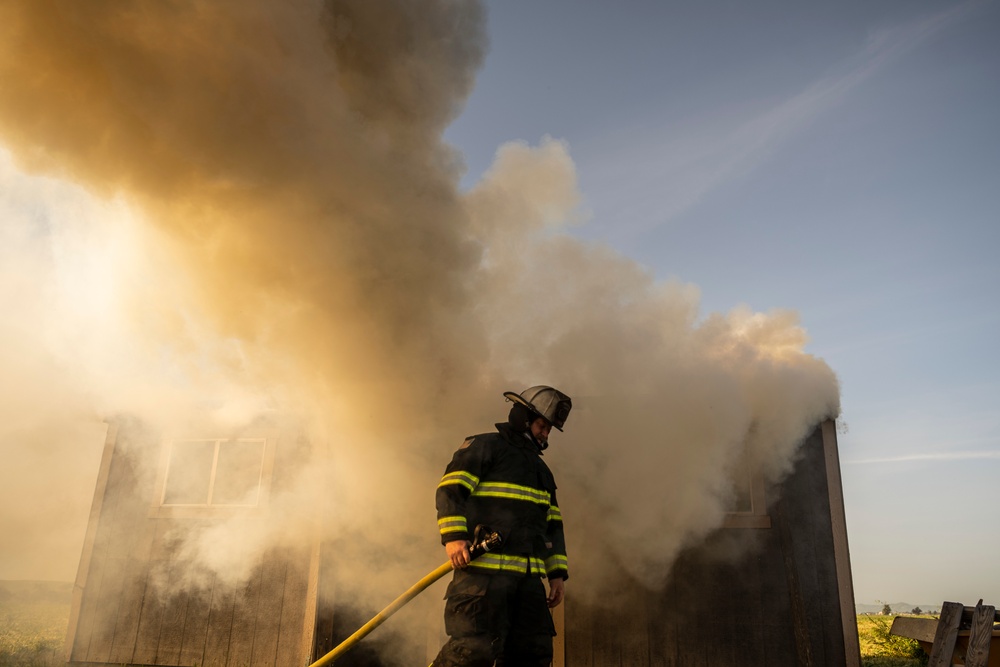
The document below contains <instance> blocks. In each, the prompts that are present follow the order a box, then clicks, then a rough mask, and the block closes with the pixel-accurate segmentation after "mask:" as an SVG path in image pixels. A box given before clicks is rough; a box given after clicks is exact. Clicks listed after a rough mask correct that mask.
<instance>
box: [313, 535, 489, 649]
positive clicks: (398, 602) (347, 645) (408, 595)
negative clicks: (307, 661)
mask: <svg viewBox="0 0 1000 667" xmlns="http://www.w3.org/2000/svg"><path fill="white" fill-rule="evenodd" d="M480 535H484V537H483V538H482V539H480V538H479V536H480ZM502 543H503V537H502V536H501V535H500V533H498V532H496V531H491V530H490V529H489V528H483V527H482V526H480V527H477V528H476V537H474V538H473V545H472V547H471V548H470V549H469V558H470V559H471V560H475V559H476V558H478V557H479V556H482V555H483V554H484V553H486V552H487V551H492V550H493V549H496V548H497V547H499V546H500V545H501V544H502ZM451 570H452V565H451V561H448V562H446V563H443V564H442V565H441V566H440V567H438V568H437V569H435V570H434V571H432V572H430V573H429V574H428V575H427V576H426V577H424V578H423V579H421V580H420V581H418V582H417V583H415V584H413V585H412V586H410V588H409V589H407V591H406V592H405V593H403V594H402V595H400V596H399V597H398V598H396V599H395V600H393V601H392V602H391V603H389V606H387V607H386V608H385V609H383V610H382V611H380V612H379V613H377V614H375V616H374V617H373V618H372V619H371V620H370V621H368V622H367V623H365V624H364V625H362V626H361V627H360V628H359V629H358V630H357V632H355V633H354V634H353V635H351V636H350V637H348V638H347V639H345V640H344V641H342V642H340V644H338V645H337V646H336V648H334V649H333V650H332V651H330V652H329V653H327V654H326V655H324V656H323V657H322V658H320V659H319V660H317V661H316V662H314V663H312V664H311V665H309V667H323V665H327V664H330V663H331V662H333V661H335V660H336V659H337V658H339V657H340V656H342V655H344V654H345V653H347V652H348V651H349V650H351V649H352V648H354V645H355V644H357V643H358V642H360V641H361V640H362V639H364V638H365V637H366V636H368V634H369V633H370V632H371V631H372V630H374V629H375V628H377V627H378V626H380V625H382V623H384V622H385V621H386V619H388V618H389V617H390V616H392V615H393V614H395V613H396V612H397V611H399V610H400V608H402V607H403V606H404V605H405V604H406V603H407V602H409V601H410V600H412V599H413V598H415V597H417V595H419V594H420V593H421V592H423V591H424V589H426V588H427V587H428V586H430V585H431V584H433V583H434V582H435V581H437V580H438V579H440V578H441V577H443V576H444V575H446V574H448V573H449V572H451Z"/></svg>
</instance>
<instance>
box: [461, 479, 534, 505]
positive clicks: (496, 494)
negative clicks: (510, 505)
mask: <svg viewBox="0 0 1000 667" xmlns="http://www.w3.org/2000/svg"><path fill="white" fill-rule="evenodd" d="M472 495H474V496H489V497H492V498H509V499H511V500H526V501H528V502H531V503H537V504H539V505H548V504H549V503H550V502H552V496H551V494H549V492H548V491H542V490H541V489H533V488H531V487H530V486H521V485H519V484H507V483H505V482H483V483H482V484H480V485H479V486H478V487H477V488H476V490H475V491H473V492H472Z"/></svg>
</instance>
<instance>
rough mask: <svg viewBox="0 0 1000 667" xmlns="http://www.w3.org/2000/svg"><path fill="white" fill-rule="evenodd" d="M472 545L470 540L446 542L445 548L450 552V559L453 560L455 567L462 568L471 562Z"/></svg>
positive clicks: (452, 564)
mask: <svg viewBox="0 0 1000 667" xmlns="http://www.w3.org/2000/svg"><path fill="white" fill-rule="evenodd" d="M470 546H472V543H471V542H469V541H468V540H453V541H451V542H446V543H445V545H444V550H445V551H447V552H448V560H450V561H451V566H452V567H453V568H455V569H456V570H462V569H464V568H465V566H466V565H468V564H469V561H470V560H472V559H471V558H470V557H469V547H470Z"/></svg>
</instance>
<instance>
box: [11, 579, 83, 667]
mask: <svg viewBox="0 0 1000 667" xmlns="http://www.w3.org/2000/svg"><path fill="white" fill-rule="evenodd" d="M71 591H72V586H71V585H70V584H66V583H62V582H45V581H37V582H22V581H4V582H0V666H2V667H55V665H62V664H64V663H65V657H64V655H63V643H64V642H65V640H66V626H67V624H68V622H69V603H70V593H71Z"/></svg>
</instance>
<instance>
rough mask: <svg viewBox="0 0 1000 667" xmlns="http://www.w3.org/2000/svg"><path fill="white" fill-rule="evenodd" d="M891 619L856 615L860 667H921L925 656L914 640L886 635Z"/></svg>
mask: <svg viewBox="0 0 1000 667" xmlns="http://www.w3.org/2000/svg"><path fill="white" fill-rule="evenodd" d="M894 618H895V616H858V640H859V641H860V643H861V665H862V667H924V665H926V664H927V657H928V656H927V654H926V653H924V651H923V649H921V648H920V644H918V643H917V642H916V641H915V640H913V639H907V638H905V637H896V636H895V635H890V634H889V629H890V628H891V627H892V619H894ZM928 618H929V617H928Z"/></svg>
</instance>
